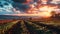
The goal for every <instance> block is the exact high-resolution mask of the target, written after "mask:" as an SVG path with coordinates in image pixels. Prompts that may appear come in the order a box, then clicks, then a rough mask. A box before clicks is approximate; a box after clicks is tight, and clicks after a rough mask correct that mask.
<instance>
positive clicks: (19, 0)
mask: <svg viewBox="0 0 60 34" xmlns="http://www.w3.org/2000/svg"><path fill="white" fill-rule="evenodd" d="M13 1H14V2H18V3H24V2H26V0H13Z"/></svg>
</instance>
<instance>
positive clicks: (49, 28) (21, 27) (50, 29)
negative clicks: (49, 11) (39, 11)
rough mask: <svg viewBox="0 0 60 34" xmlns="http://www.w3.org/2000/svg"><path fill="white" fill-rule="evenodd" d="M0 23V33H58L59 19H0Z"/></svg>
mask: <svg viewBox="0 0 60 34" xmlns="http://www.w3.org/2000/svg"><path fill="white" fill-rule="evenodd" d="M4 23H5V24H4ZM0 24H2V25H0V34H60V20H59V19H51V18H44V19H43V18H42V19H35V18H34V19H22V20H0Z"/></svg>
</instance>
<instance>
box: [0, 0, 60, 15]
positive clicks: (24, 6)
mask: <svg viewBox="0 0 60 34" xmlns="http://www.w3.org/2000/svg"><path fill="white" fill-rule="evenodd" d="M38 1H41V4H49V2H50V3H51V4H60V0H52V1H51V0H48V2H47V0H0V15H5V14H24V13H26V12H27V11H28V9H30V4H34V5H37V4H36V3H37V2H38ZM59 11H60V10H59Z"/></svg>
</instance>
